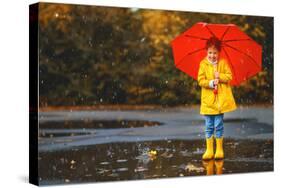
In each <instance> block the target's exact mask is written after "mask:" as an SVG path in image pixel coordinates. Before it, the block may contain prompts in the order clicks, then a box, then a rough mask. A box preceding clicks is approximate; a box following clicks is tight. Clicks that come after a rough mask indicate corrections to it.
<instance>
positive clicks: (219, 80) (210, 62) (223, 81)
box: [198, 37, 236, 160]
mask: <svg viewBox="0 0 281 188" xmlns="http://www.w3.org/2000/svg"><path fill="white" fill-rule="evenodd" d="M220 50H221V42H220V40H219V39H217V38H216V37H211V38H210V39H209V40H207V42H206V51H207V56H206V58H204V59H203V60H202V61H201V62H200V67H199V71H198V83H199V85H200V86H201V107H200V114H202V115H204V117H205V136H206V145H207V149H206V152H205V153H204V155H203V157H202V158H203V160H209V159H213V158H215V159H223V158H224V152H223V132H224V127H223V116H224V113H225V112H230V111H233V110H235V109H236V104H235V100H234V98H233V95H232V91H231V87H230V84H229V82H230V81H231V80H232V73H231V70H230V68H229V66H228V63H227V61H226V60H225V59H222V58H220V56H219V55H220ZM214 135H215V138H216V152H215V156H214V146H213V144H214Z"/></svg>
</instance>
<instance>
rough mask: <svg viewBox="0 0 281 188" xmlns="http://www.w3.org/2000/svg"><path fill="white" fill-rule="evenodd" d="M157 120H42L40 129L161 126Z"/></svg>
mask: <svg viewBox="0 0 281 188" xmlns="http://www.w3.org/2000/svg"><path fill="white" fill-rule="evenodd" d="M159 125H162V123H160V122H157V121H142V120H90V119H84V120H71V121H67V120H65V121H41V122H40V124H39V127H40V129H114V128H134V127H151V126H159Z"/></svg>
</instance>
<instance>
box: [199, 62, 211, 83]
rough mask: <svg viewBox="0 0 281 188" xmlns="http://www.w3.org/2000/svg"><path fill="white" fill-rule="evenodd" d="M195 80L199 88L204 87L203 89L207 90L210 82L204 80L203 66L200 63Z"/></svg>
mask: <svg viewBox="0 0 281 188" xmlns="http://www.w3.org/2000/svg"><path fill="white" fill-rule="evenodd" d="M197 80H198V83H199V86H201V87H205V88H209V83H210V80H208V79H207V78H206V75H205V71H204V66H203V64H202V63H200V66H199V71H198V77H197Z"/></svg>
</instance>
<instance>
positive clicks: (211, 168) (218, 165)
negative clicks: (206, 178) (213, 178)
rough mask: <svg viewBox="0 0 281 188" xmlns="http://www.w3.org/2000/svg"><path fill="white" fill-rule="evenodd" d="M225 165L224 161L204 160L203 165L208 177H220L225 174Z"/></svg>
mask: <svg viewBox="0 0 281 188" xmlns="http://www.w3.org/2000/svg"><path fill="white" fill-rule="evenodd" d="M223 164H224V160H214V159H212V160H208V161H206V160H204V161H202V165H203V166H204V168H205V171H206V175H214V174H216V175H220V174H223Z"/></svg>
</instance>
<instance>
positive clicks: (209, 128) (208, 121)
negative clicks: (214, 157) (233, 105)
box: [204, 114, 224, 138]
mask: <svg viewBox="0 0 281 188" xmlns="http://www.w3.org/2000/svg"><path fill="white" fill-rule="evenodd" d="M223 115H224V114H217V115H204V117H205V128H206V129H205V133H206V137H207V138H210V137H211V136H212V135H214V132H216V133H215V134H216V138H221V137H222V136H223V130H224V127H223Z"/></svg>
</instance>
